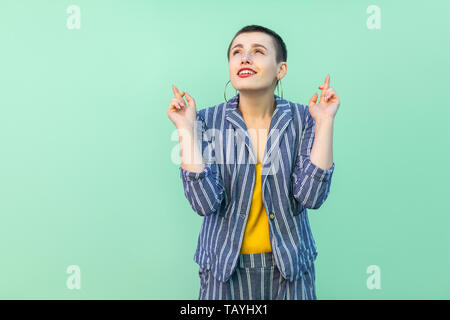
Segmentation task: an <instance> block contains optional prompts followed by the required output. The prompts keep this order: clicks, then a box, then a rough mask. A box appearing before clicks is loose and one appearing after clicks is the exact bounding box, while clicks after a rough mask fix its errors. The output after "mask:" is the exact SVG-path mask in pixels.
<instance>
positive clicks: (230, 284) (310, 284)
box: [198, 252, 317, 300]
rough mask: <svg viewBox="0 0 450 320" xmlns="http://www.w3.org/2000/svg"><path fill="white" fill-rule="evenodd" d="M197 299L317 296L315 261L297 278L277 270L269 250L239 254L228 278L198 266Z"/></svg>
mask: <svg viewBox="0 0 450 320" xmlns="http://www.w3.org/2000/svg"><path fill="white" fill-rule="evenodd" d="M198 273H199V276H200V293H199V296H198V299H199V300H316V299H317V297H316V290H315V270H314V264H313V266H312V269H311V270H310V271H309V272H306V273H304V274H303V275H302V277H301V278H300V279H298V280H294V281H288V280H286V279H285V278H284V277H283V276H282V275H281V273H280V271H279V269H278V267H277V265H276V263H275V259H274V257H273V253H272V252H263V253H254V254H240V255H239V260H238V265H237V266H236V269H235V271H234V272H233V274H232V275H231V278H230V279H228V281H227V282H221V281H218V280H216V279H215V278H214V276H213V275H212V274H211V272H210V270H207V269H203V268H201V267H200V269H199V272H198Z"/></svg>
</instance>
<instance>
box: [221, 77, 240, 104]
mask: <svg viewBox="0 0 450 320" xmlns="http://www.w3.org/2000/svg"><path fill="white" fill-rule="evenodd" d="M230 82H231V80H228V82H227V84H226V85H225V89H224V90H223V97H224V98H225V101H226V102H227V103H228V100H227V95H226V93H227V86H228V84H229V83H230ZM235 90H236V89H235ZM236 94H237V90H236Z"/></svg>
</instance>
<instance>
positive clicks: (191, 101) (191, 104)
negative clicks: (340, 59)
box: [185, 93, 195, 106]
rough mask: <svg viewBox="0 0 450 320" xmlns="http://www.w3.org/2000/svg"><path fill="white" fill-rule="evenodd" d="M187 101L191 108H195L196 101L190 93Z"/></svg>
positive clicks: (187, 94)
mask: <svg viewBox="0 0 450 320" xmlns="http://www.w3.org/2000/svg"><path fill="white" fill-rule="evenodd" d="M185 98H186V100H187V102H188V104H189V105H190V106H195V100H194V98H192V97H191V95H190V94H189V93H186V97H185Z"/></svg>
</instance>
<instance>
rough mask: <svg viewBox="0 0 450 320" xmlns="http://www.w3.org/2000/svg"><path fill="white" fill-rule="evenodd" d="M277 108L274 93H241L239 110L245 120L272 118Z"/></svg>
mask: <svg viewBox="0 0 450 320" xmlns="http://www.w3.org/2000/svg"><path fill="white" fill-rule="evenodd" d="M275 108H276V101H275V97H274V95H273V91H270V90H269V91H266V92H264V93H261V92H260V91H249V92H241V91H240V92H239V105H238V109H239V110H240V111H241V113H242V116H243V117H244V119H251V120H264V119H267V118H270V117H272V115H273V112H274V111H275Z"/></svg>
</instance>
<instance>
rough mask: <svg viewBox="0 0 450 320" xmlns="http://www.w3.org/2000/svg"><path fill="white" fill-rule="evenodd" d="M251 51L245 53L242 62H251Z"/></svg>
mask: <svg viewBox="0 0 450 320" xmlns="http://www.w3.org/2000/svg"><path fill="white" fill-rule="evenodd" d="M248 57H249V53H246V54H243V55H242V59H241V64H245V62H250V59H249V58H248Z"/></svg>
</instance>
